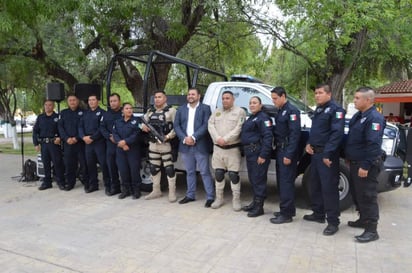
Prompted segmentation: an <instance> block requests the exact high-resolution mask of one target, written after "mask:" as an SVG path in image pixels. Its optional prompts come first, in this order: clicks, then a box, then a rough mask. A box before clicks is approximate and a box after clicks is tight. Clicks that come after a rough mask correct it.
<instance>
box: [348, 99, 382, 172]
mask: <svg viewBox="0 0 412 273" xmlns="http://www.w3.org/2000/svg"><path fill="white" fill-rule="evenodd" d="M385 125H386V123H385V119H384V118H383V116H382V115H381V114H380V113H379V112H378V111H377V110H376V108H375V106H373V107H371V108H369V109H368V110H367V111H365V112H364V113H362V112H357V113H356V114H355V115H354V116H353V117H352V119H351V120H350V123H349V134H348V138H347V141H346V147H345V156H346V158H347V159H348V160H354V161H360V166H361V168H362V169H364V170H369V168H370V167H371V166H372V164H373V161H374V160H376V159H377V158H379V157H380V156H381V154H382V149H381V146H382V136H383V131H384V129H385Z"/></svg>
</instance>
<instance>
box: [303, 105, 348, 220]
mask: <svg viewBox="0 0 412 273" xmlns="http://www.w3.org/2000/svg"><path fill="white" fill-rule="evenodd" d="M344 126H345V110H344V109H343V108H342V107H340V106H339V105H338V104H336V103H335V102H334V101H333V100H330V101H328V102H327V103H325V104H324V105H320V106H318V107H317V108H316V110H315V115H314V117H313V119H312V128H311V130H310V134H309V140H308V144H310V145H311V146H312V149H313V150H314V154H313V155H312V158H311V168H310V192H311V201H312V205H311V206H312V210H313V212H314V214H315V216H316V217H319V218H324V217H325V214H326V217H327V221H328V223H329V224H332V225H334V226H338V225H339V223H340V222H339V216H340V209H339V188H338V186H339V152H340V148H341V143H342V139H343V135H344ZM324 158H326V159H329V160H330V161H331V162H332V164H331V166H330V167H328V166H327V165H325V164H324V163H323V159H324Z"/></svg>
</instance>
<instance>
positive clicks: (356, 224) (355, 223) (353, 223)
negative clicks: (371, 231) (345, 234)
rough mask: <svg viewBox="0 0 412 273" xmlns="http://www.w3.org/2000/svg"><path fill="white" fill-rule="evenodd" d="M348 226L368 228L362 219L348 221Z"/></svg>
mask: <svg viewBox="0 0 412 273" xmlns="http://www.w3.org/2000/svg"><path fill="white" fill-rule="evenodd" d="M348 226H350V227H354V228H366V224H365V222H364V221H363V220H361V219H360V218H359V219H358V220H356V221H348Z"/></svg>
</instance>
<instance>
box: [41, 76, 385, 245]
mask: <svg viewBox="0 0 412 273" xmlns="http://www.w3.org/2000/svg"><path fill="white" fill-rule="evenodd" d="M271 96H272V101H273V103H274V105H275V106H276V108H277V109H278V111H277V115H276V116H275V117H273V118H271V117H269V116H268V115H267V114H266V113H264V111H263V110H262V102H261V99H260V98H259V97H257V96H253V97H251V98H250V101H249V110H250V112H251V115H250V116H249V117H248V119H246V112H245V111H244V109H242V108H240V107H238V106H236V105H235V104H234V102H235V97H234V94H233V93H232V92H231V91H229V90H226V91H224V92H223V93H222V105H223V106H222V108H218V109H216V110H215V111H214V112H213V113H212V114H211V116H210V118H209V119H208V126H207V129H208V132H209V134H210V136H211V139H212V141H213V144H214V149H213V156H212V167H213V169H214V171H215V175H214V176H215V190H216V199H215V200H208V202H207V207H209V206H211V207H212V208H214V209H217V208H219V207H221V206H222V205H223V204H224V198H223V193H224V187H225V173H227V174H228V177H229V179H230V185H231V190H232V195H233V198H232V206H233V210H235V211H240V210H244V211H247V212H248V214H247V216H248V217H257V216H260V215H263V214H264V211H263V205H264V200H265V198H266V191H267V172H268V167H269V164H270V160H271V155H272V151H273V148H275V152H276V181H277V187H278V190H279V195H280V203H279V207H280V210H279V211H277V212H275V213H274V218H271V219H270V222H271V223H273V224H284V223H290V222H292V220H293V217H294V216H295V215H296V207H295V200H294V199H295V196H294V191H295V189H294V181H295V177H296V172H297V163H298V160H299V149H298V145H299V141H300V134H301V131H300V111H299V110H298V109H297V108H296V107H295V106H293V105H292V104H290V103H289V101H288V100H287V94H286V91H285V89H284V88H283V87H276V88H274V89H273V90H272V91H271ZM315 100H316V103H317V108H316V110H315V114H314V117H313V120H312V128H311V130H310V135H309V139H308V142H307V145H306V148H305V151H306V152H307V153H308V154H310V155H311V169H310V194H311V202H312V204H311V207H312V210H313V213H312V214H309V215H305V216H304V217H303V219H304V220H307V221H312V222H318V223H324V222H325V219H326V220H327V222H328V225H327V227H326V228H325V229H324V231H323V234H324V235H333V234H335V233H336V232H337V231H338V226H339V224H340V222H339V215H340V213H339V190H338V184H339V155H340V152H341V150H342V148H343V147H341V146H342V139H343V136H344V122H345V119H344V118H345V110H344V109H342V107H340V106H339V105H338V104H337V103H335V102H334V101H333V99H332V93H331V90H330V87H329V86H328V85H326V84H321V85H319V86H317V87H316V89H315ZM109 102H110V109H109V110H108V111H104V110H103V109H101V108H100V107H99V101H98V98H97V96H95V95H92V96H90V97H89V99H88V106H89V107H88V109H87V110H83V109H81V108H80V107H79V100H78V99H77V98H76V96H74V95H69V96H68V98H67V103H68V109H65V110H63V111H62V112H61V114H60V116H59V115H58V114H56V113H55V112H54V110H53V106H54V103H53V102H52V101H48V100H47V101H45V103H44V113H43V114H41V115H39V117H38V119H37V121H36V124H35V126H34V129H33V143H34V145H35V147H36V149H37V150H38V151H39V150H40V148H41V156H42V161H43V164H44V171H45V177H44V179H43V183H42V185H41V186H40V187H39V190H45V189H48V188H51V187H52V179H51V162H53V166H54V171H55V177H56V182H57V185H58V186H59V188H60V189H61V190H66V191H69V190H71V189H73V187H74V186H75V182H76V176H77V169H78V168H77V166H80V168H79V170H80V177H81V181H82V182H83V184H84V190H85V192H86V193H90V192H93V191H96V190H98V180H97V163H98V164H99V165H100V168H101V170H102V176H103V181H104V186H105V193H106V194H107V195H108V196H111V195H115V194H119V193H120V195H119V198H120V199H123V198H125V197H127V196H130V195H131V196H132V197H133V198H134V199H137V198H139V197H140V196H141V194H140V186H141V177H140V174H139V171H140V161H141V149H142V142H141V139H142V135H141V134H142V132H146V133H149V135H150V140H149V153H148V159H149V162H150V171H151V179H152V182H153V189H152V192H151V193H150V194H149V195H147V196H146V197H145V199H154V198H158V197H160V196H161V195H162V193H161V189H160V181H161V167H164V169H165V173H166V175H167V179H168V184H169V201H170V202H175V201H176V192H175V191H176V174H175V170H174V166H173V156H172V155H173V154H172V144H171V141H172V140H173V139H174V138H175V137H176V133H175V132H174V126H173V122H174V119H175V116H176V110H175V109H174V108H173V107H170V106H169V105H168V104H167V96H166V94H165V93H164V92H163V91H157V92H155V93H154V105H153V107H152V108H151V109H149V111H148V112H147V113H146V114H145V115H144V117H143V119H144V121H146V122H144V123H141V122H140V121H138V120H137V119H136V118H135V117H134V116H133V109H132V106H131V105H130V104H128V103H126V104H124V105H123V107H121V104H120V96H119V95H118V94H116V93H114V94H112V95H111V96H110V100H109ZM354 103H355V107H356V108H357V109H358V110H359V112H358V113H357V114H356V115H355V116H354V117H353V118H352V120H351V122H350V125H349V127H350V131H349V135H348V138H347V145H346V146H345V154H346V159H347V161H348V164H349V165H350V175H351V193H352V197H353V199H354V202H355V205H356V209H357V210H358V211H359V216H360V217H359V219H358V220H356V221H349V222H348V225H349V226H351V227H357V228H364V229H365V231H364V232H363V233H362V234H361V235H359V236H356V237H355V238H356V240H357V241H358V242H370V241H373V240H377V239H378V238H379V236H378V233H377V222H378V218H379V209H378V204H377V198H376V195H377V175H378V173H379V171H380V165H381V161H382V158H381V149H380V146H381V143H382V135H383V129H384V127H385V122H384V119H383V117H382V115H381V114H380V113H379V112H378V111H377V110H376V108H375V107H374V105H373V103H374V91H373V89H371V88H369V87H362V88H359V89H358V90H357V91H356V93H355V98H354ZM151 131H156V132H155V133H153V132H152V133H151ZM183 141H184V140H183ZM183 143H184V142H183ZM61 144H63V153H64V156H62V149H61ZM241 153H243V154H244V155H245V157H246V164H247V169H248V177H249V181H250V183H251V184H252V189H253V200H252V202H251V203H250V204H249V205H247V206H243V207H242V206H241V201H240V178H239V170H240V168H241V166H240V165H241ZM119 172H120V178H121V179H120V180H121V182H120V180H119ZM187 198H188V197H187V196H186V197H185V199H187ZM180 203H182V204H183V203H187V202H180ZM205 206H206V205H205Z"/></svg>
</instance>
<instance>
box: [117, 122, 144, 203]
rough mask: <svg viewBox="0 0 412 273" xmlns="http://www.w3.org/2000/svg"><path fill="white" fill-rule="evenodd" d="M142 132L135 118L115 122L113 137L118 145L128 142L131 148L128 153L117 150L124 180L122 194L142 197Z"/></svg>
mask: <svg viewBox="0 0 412 273" xmlns="http://www.w3.org/2000/svg"><path fill="white" fill-rule="evenodd" d="M140 133H141V130H140V129H139V127H138V121H137V119H136V118H135V117H132V118H130V119H129V120H127V121H125V120H124V119H123V118H122V119H118V120H116V121H115V122H114V126H113V137H114V139H115V141H116V143H118V142H119V141H121V140H124V141H126V144H127V146H129V150H128V151H124V150H123V149H122V148H119V147H117V149H116V162H117V166H118V168H119V171H120V177H121V180H122V193H130V194H133V195H135V194H137V195H138V196H140V189H139V188H140V185H141V182H142V178H141V177H140V163H141V162H140V161H141V159H140V146H139V143H138V136H139V135H140Z"/></svg>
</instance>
